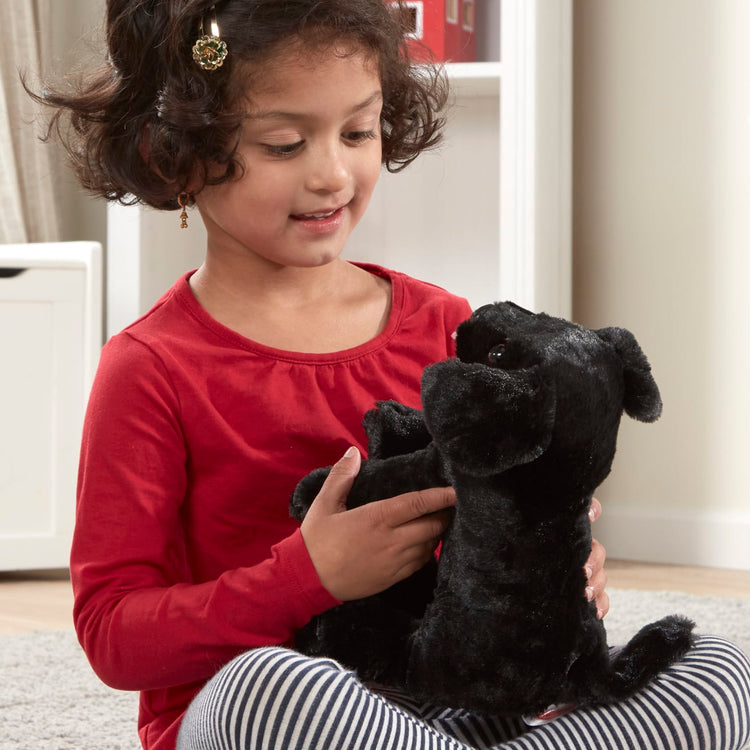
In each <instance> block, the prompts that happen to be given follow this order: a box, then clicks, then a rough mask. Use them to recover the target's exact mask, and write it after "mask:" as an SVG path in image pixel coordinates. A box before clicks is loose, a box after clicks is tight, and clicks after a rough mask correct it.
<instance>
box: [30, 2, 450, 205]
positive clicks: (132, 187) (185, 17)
mask: <svg viewBox="0 0 750 750" xmlns="http://www.w3.org/2000/svg"><path fill="white" fill-rule="evenodd" d="M212 5H215V6H216V14H217V20H218V23H219V27H220V30H221V38H222V39H223V40H224V41H226V43H227V46H228V48H229V55H228V57H227V59H226V61H225V63H224V65H223V66H222V67H221V68H219V69H218V70H212V71H206V70H203V69H201V67H200V66H198V65H197V64H196V63H195V62H194V61H193V59H192V46H193V44H194V43H195V41H196V38H197V37H198V34H199V29H200V27H201V23H202V22H203V21H207V20H208V19H209V18H210V16H209V14H210V11H211V7H212ZM390 5H392V3H390ZM388 6H389V3H386V2H384V0H223V1H221V0H219V2H214V0H107V15H106V34H107V46H108V56H107V59H106V62H105V64H104V65H103V67H102V68H101V69H100V70H98V71H97V72H95V73H94V74H93V75H90V76H88V77H86V78H84V79H82V80H79V81H78V82H77V83H76V84H73V85H72V88H68V89H67V90H57V91H55V90H54V88H51V87H47V88H46V89H45V90H44V91H43V92H42V93H40V94H37V95H34V94H32V95H34V96H35V98H37V99H38V100H39V101H41V102H42V103H44V104H46V105H49V106H51V107H53V108H56V111H55V112H54V114H53V115H52V117H51V119H50V122H49V129H48V131H47V133H46V138H47V139H49V138H51V137H54V136H56V137H59V139H60V140H61V141H62V143H63V145H64V146H65V148H66V150H67V152H68V154H69V157H70V160H71V162H72V165H73V167H74V169H75V171H76V174H77V175H78V178H79V180H80V181H81V183H82V185H83V186H84V187H85V188H87V189H88V190H89V191H91V192H92V193H94V194H95V195H98V196H101V197H104V198H106V199H108V200H116V201H119V202H120V203H125V204H130V203H146V204H148V205H150V206H153V207H155V208H161V209H175V208H177V199H176V196H177V195H178V194H180V193H182V192H184V191H185V190H186V189H187V186H188V184H190V186H191V189H192V190H193V192H197V191H198V190H199V189H200V188H201V187H203V186H204V185H207V184H219V183H221V182H226V181H228V180H232V179H235V178H236V177H237V176H239V175H241V174H242V164H241V163H240V162H239V160H238V158H237V155H236V148H237V142H238V137H239V132H240V127H241V122H242V117H243V112H242V107H241V104H240V99H241V95H242V94H243V93H245V92H244V91H243V90H242V88H243V84H245V82H246V80H247V79H246V76H245V75H244V74H245V73H246V72H247V70H248V67H247V63H251V64H262V63H263V62H264V61H265V60H267V59H269V58H270V57H271V56H272V55H273V54H274V52H275V51H277V50H278V49H279V48H280V47H281V46H282V45H284V44H286V43H288V42H289V40H290V39H293V38H298V39H301V40H302V41H303V42H305V43H312V44H315V45H323V46H325V45H327V44H333V43H336V42H337V41H339V40H345V41H347V42H353V43H355V44H357V45H361V46H363V47H364V48H365V49H366V50H367V51H368V53H371V54H372V55H373V59H374V60H375V61H376V62H377V64H378V66H379V73H380V79H381V85H382V88H383V100H384V104H383V112H382V116H381V125H382V146H383V164H385V166H386V168H387V169H388V170H389V171H391V172H396V171H399V170H401V169H403V168H404V167H405V166H407V165H408V164H410V163H411V162H412V161H413V160H414V159H415V158H416V157H417V156H418V155H419V153H420V152H421V151H422V150H424V149H427V148H431V147H432V146H434V145H435V144H436V143H437V142H438V141H439V140H440V136H441V128H442V126H443V123H444V118H443V116H442V111H443V109H444V106H445V104H446V101H447V95H448V91H447V82H446V79H445V76H444V74H443V72H442V69H441V68H440V66H438V65H423V64H416V63H415V61H414V60H413V59H412V57H411V56H410V54H409V50H408V48H407V46H406V44H405V41H404V34H403V31H402V29H401V27H400V25H399V20H398V14H396V13H393V12H392V8H389V7H388ZM420 57H421V55H420ZM243 68H244V70H243ZM143 139H147V140H146V142H145V144H144V143H143V142H142V141H143ZM144 145H145V148H144ZM144 153H146V154H148V161H147V160H146V159H144V157H143V154H144ZM209 166H210V170H209ZM196 182H197V185H198V188H197V189H196Z"/></svg>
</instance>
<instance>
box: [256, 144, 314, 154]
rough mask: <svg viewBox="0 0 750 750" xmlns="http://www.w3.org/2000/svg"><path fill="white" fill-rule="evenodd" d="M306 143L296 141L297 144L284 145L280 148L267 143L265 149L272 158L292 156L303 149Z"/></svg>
mask: <svg viewBox="0 0 750 750" xmlns="http://www.w3.org/2000/svg"><path fill="white" fill-rule="evenodd" d="M303 144H304V141H296V142H295V143H282V144H281V145H279V146H274V145H271V144H270V143H266V144H264V145H263V148H265V150H266V151H267V152H268V153H269V154H271V155H272V156H291V155H292V154H293V153H295V152H296V151H299V149H300V148H302V145H303Z"/></svg>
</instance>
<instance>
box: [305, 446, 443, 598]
mask: <svg viewBox="0 0 750 750" xmlns="http://www.w3.org/2000/svg"><path fill="white" fill-rule="evenodd" d="M360 463H361V457H360V454H359V451H358V450H357V449H356V448H353V447H352V448H350V449H349V450H348V451H347V452H346V453H345V454H344V456H343V458H341V459H340V460H339V461H338V462H337V463H336V464H335V465H334V466H333V468H332V469H331V473H330V474H329V475H328V477H327V479H326V481H325V483H324V484H323V487H322V488H321V490H320V492H319V493H318V496H317V497H316V498H315V500H314V501H313V504H312V505H311V506H310V510H309V511H308V512H307V515H306V516H305V518H304V520H303V521H302V526H301V528H300V530H301V532H302V538H303V539H304V540H305V545H306V546H307V551H308V553H309V554H310V559H311V560H312V563H313V565H314V566H315V570H316V571H317V573H318V577H319V578H320V582H321V583H322V584H323V586H325V588H326V589H327V590H328V591H329V592H330V593H331V594H332V595H333V596H335V597H336V598H337V599H340V600H341V601H347V600H350V599H361V598H362V597H365V596H370V595H371V594H376V593H378V592H379V591H383V590H384V589H386V588H388V587H389V586H392V585H393V584H394V583H397V582H398V581H400V580H402V579H404V578H406V577H407V576H410V575H411V574H412V573H414V572H415V571H417V570H419V568H421V567H422V566H423V565H424V564H425V563H426V562H427V561H428V560H429V559H430V557H431V556H432V554H433V553H434V551H435V547H436V546H437V543H438V541H439V540H440V537H441V536H442V534H443V532H444V531H445V529H446V527H447V525H448V520H449V514H448V512H447V509H448V508H450V507H451V506H452V505H455V503H456V496H455V493H454V491H453V490H452V489H451V488H450V487H435V488H432V489H427V490H420V491H418V492H407V493H405V494H403V495H397V496H396V497H392V498H389V499H386V500H377V501H375V502H372V503H369V504H367V505H363V506H361V507H359V508H352V509H351V510H350V509H347V507H346V498H347V495H348V494H349V490H351V487H352V484H353V482H354V478H355V477H356V476H357V473H358V472H359V467H360Z"/></svg>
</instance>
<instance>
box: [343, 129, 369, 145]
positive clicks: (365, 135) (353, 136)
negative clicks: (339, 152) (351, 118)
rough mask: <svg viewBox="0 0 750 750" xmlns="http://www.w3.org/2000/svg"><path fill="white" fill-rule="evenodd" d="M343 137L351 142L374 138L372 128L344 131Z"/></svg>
mask: <svg viewBox="0 0 750 750" xmlns="http://www.w3.org/2000/svg"><path fill="white" fill-rule="evenodd" d="M344 138H345V139H346V140H347V141H351V142H352V143H362V142H363V141H369V140H371V139H372V138H375V131H374V130H351V131H349V132H347V133H344Z"/></svg>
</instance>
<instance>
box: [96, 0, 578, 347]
mask: <svg viewBox="0 0 750 750" xmlns="http://www.w3.org/2000/svg"><path fill="white" fill-rule="evenodd" d="M486 2H487V3H489V4H492V3H499V2H501V5H500V6H499V10H500V12H499V14H495V13H489V14H488V15H489V16H490V17H494V16H495V15H497V16H498V17H499V29H491V30H490V32H489V33H496V34H498V35H499V36H500V44H499V48H500V57H501V61H500V62H477V63H458V64H449V65H448V66H447V72H448V75H449V77H450V80H451V83H452V89H453V105H452V107H451V109H450V112H449V121H448V125H447V128H446V133H445V139H444V142H443V144H442V145H441V146H440V147H439V148H438V149H437V150H436V151H434V152H432V153H427V154H423V155H422V156H420V157H419V158H418V159H417V160H416V161H415V162H414V163H413V164H412V165H410V166H409V167H408V168H407V169H406V170H405V171H403V172H402V173H400V174H395V175H392V174H388V173H384V174H383V176H382V178H381V180H380V183H379V185H378V187H377V188H376V190H375V193H374V195H373V199H372V204H371V206H370V208H369V209H368V211H367V213H366V215H365V217H364V219H363V220H362V222H361V224H360V226H359V227H357V229H356V230H355V232H354V234H353V235H352V238H351V240H350V242H349V246H348V248H347V253H346V257H348V258H351V259H357V260H364V261H371V262H374V263H380V264H383V265H386V266H390V267H392V268H396V269H398V270H402V271H404V272H406V273H410V274H412V275H414V276H417V277H419V278H423V279H426V280H428V281H431V282H433V283H436V284H438V285H440V286H443V287H446V288H448V289H450V290H451V291H453V292H455V293H457V294H461V295H463V296H465V297H467V298H468V299H469V301H470V303H471V304H472V306H474V307H477V306H479V305H481V304H484V303H486V302H491V301H494V300H498V299H512V300H515V301H516V302H518V303H519V304H521V305H524V306H525V307H528V308H529V309H533V310H545V311H547V312H549V313H552V314H557V315H563V316H569V315H570V311H571V309H570V308H571V245H570V243H571V143H572V124H571V112H572V92H571V85H572V0H486ZM488 7H489V9H490V10H493V11H494V10H495V8H494V7H493V6H488ZM485 46H486V45H485ZM204 246H205V234H204V233H203V231H202V228H201V227H199V226H198V222H197V221H195V222H192V223H191V226H190V230H189V232H184V231H183V232H181V231H180V229H179V222H178V220H177V218H176V215H175V214H173V213H171V212H167V213H160V212H156V211H152V210H149V209H143V208H136V207H130V208H123V207H121V206H111V207H110V208H109V226H108V262H109V269H110V270H109V275H108V332H109V333H110V334H111V333H114V332H116V331H118V330H120V329H121V328H122V327H123V326H124V325H126V324H127V323H129V322H130V321H131V320H133V319H134V318H135V317H137V316H138V315H139V314H141V313H143V312H145V310H147V309H148V307H149V306H150V305H151V304H152V303H153V302H154V301H155V300H156V298H157V297H158V296H159V294H160V293H161V292H162V291H164V290H165V289H167V288H168V287H169V286H170V285H171V284H172V283H173V281H174V280H175V279H176V278H177V276H178V275H179V274H180V273H181V272H182V271H184V270H186V269H188V268H190V267H195V266H197V265H199V264H200V262H201V259H202V255H203V250H204Z"/></svg>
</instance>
